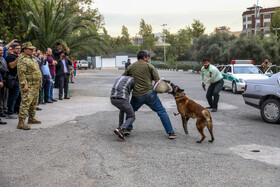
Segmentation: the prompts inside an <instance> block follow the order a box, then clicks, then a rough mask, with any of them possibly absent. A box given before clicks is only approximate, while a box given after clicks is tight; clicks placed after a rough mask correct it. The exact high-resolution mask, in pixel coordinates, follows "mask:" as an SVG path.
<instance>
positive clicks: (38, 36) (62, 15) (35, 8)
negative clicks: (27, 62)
mask: <svg viewBox="0 0 280 187" xmlns="http://www.w3.org/2000/svg"><path fill="white" fill-rule="evenodd" d="M25 3H26V10H25V16H24V17H23V19H22V24H23V26H24V27H25V28H26V29H27V38H26V40H30V41H32V42H33V43H34V45H35V46H37V47H38V48H39V49H41V50H46V48H48V47H54V46H55V43H56V42H58V41H60V42H62V43H63V45H64V46H66V47H68V48H70V49H71V53H72V54H75V53H78V52H79V51H85V52H88V53H89V54H91V55H94V54H98V53H101V52H102V51H104V50H106V45H105V42H104V41H103V40H102V37H101V36H100V35H99V34H98V32H97V31H98V29H99V28H101V25H100V23H101V20H100V15H99V14H98V12H97V11H96V10H92V11H91V12H90V9H88V10H87V11H86V12H83V11H82V10H81V9H78V8H77V7H78V2H77V1H69V2H68V1H64V0H38V1H37V0H25ZM74 10H77V12H75V11H74Z"/></svg>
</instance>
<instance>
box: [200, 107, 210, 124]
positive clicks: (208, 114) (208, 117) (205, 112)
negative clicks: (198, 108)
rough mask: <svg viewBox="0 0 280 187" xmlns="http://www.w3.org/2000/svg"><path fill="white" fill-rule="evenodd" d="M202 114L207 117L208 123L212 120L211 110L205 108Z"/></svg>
mask: <svg viewBox="0 0 280 187" xmlns="http://www.w3.org/2000/svg"><path fill="white" fill-rule="evenodd" d="M202 115H203V117H204V118H205V119H206V121H207V123H210V122H212V117H211V115H210V112H209V111H208V110H206V109H205V110H203V111H202Z"/></svg>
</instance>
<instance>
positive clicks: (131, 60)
mask: <svg viewBox="0 0 280 187" xmlns="http://www.w3.org/2000/svg"><path fill="white" fill-rule="evenodd" d="M129 59H130V62H131V63H134V62H137V61H138V60H137V57H129Z"/></svg>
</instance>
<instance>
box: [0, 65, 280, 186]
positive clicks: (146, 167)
mask: <svg viewBox="0 0 280 187" xmlns="http://www.w3.org/2000/svg"><path fill="white" fill-rule="evenodd" d="M122 72H123V71H122V70H101V71H100V70H79V71H78V76H77V77H76V79H75V84H70V88H71V99H70V100H63V101H58V102H57V103H53V104H47V105H42V106H41V105H40V107H42V108H43V110H42V111H39V112H37V118H38V119H39V120H41V121H42V124H41V125H31V126H32V129H31V130H30V131H22V130H18V129H16V125H17V120H10V119H9V120H8V119H3V120H6V121H7V122H8V125H6V126H0V129H1V130H0V142H1V143H0V186H20V187H22V186H28V187H29V186H67V187H68V186H98V187H99V186H102V187H103V186H279V183H280V144H279V142H280V136H279V134H280V125H275V124H268V123H265V122H264V121H263V120H262V119H261V116H260V112H259V110H258V109H255V108H252V107H250V106H247V105H245V104H244V101H243V98H242V95H241V94H232V93H231V91H230V90H226V91H222V92H221V94H220V95H221V96H220V102H219V109H218V112H216V113H211V115H212V118H213V123H214V135H215V141H214V143H208V142H207V140H208V139H210V135H209V133H208V131H207V129H205V130H204V132H205V135H206V139H205V140H204V142H202V143H201V144H197V143H195V142H196V140H198V139H199V138H200V134H199V133H198V131H197V129H196V127H195V121H196V120H195V119H190V120H189V123H188V129H189V134H188V135H186V134H185V133H184V131H183V128H182V124H181V118H180V117H179V116H174V115H173V113H174V112H177V108H176V103H175V100H174V98H173V97H172V96H171V95H169V94H159V97H160V99H161V101H162V103H163V105H164V106H165V108H166V110H167V112H168V114H169V116H170V119H171V122H172V125H173V128H174V130H175V132H176V134H177V138H176V139H174V140H170V139H168V136H167V134H165V131H164V128H163V126H162V124H161V122H160V119H159V118H158V116H157V114H156V113H154V112H152V111H151V110H150V109H149V108H148V107H146V106H144V107H142V108H141V109H140V110H139V111H138V112H136V121H135V122H134V130H133V131H132V134H131V136H130V137H127V138H126V140H125V141H123V140H121V139H119V138H118V137H117V136H116V135H115V134H114V133H113V130H114V129H115V128H116V127H117V124H118V110H117V109H116V108H115V107H114V106H112V105H111V104H110V99H109V96H110V90H111V87H112V84H113V82H114V80H115V78H116V77H117V76H119V75H120V74H121V73H122ZM159 73H160V75H161V77H164V78H165V79H167V80H171V81H172V82H173V83H174V84H177V85H179V86H180V87H181V88H183V89H185V92H186V95H187V97H189V98H190V99H192V100H194V101H196V102H197V103H199V104H201V105H202V106H207V102H206V98H205V94H206V92H205V91H204V90H203V89H202V88H201V83H200V75H199V74H194V73H190V72H169V71H159ZM255 150H257V151H259V152H253V151H255Z"/></svg>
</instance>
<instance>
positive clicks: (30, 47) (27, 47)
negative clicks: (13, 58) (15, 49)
mask: <svg viewBox="0 0 280 187" xmlns="http://www.w3.org/2000/svg"><path fill="white" fill-rule="evenodd" d="M21 48H22V49H36V47H34V46H33V45H32V43H31V42H25V43H23V44H22V45H21Z"/></svg>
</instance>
